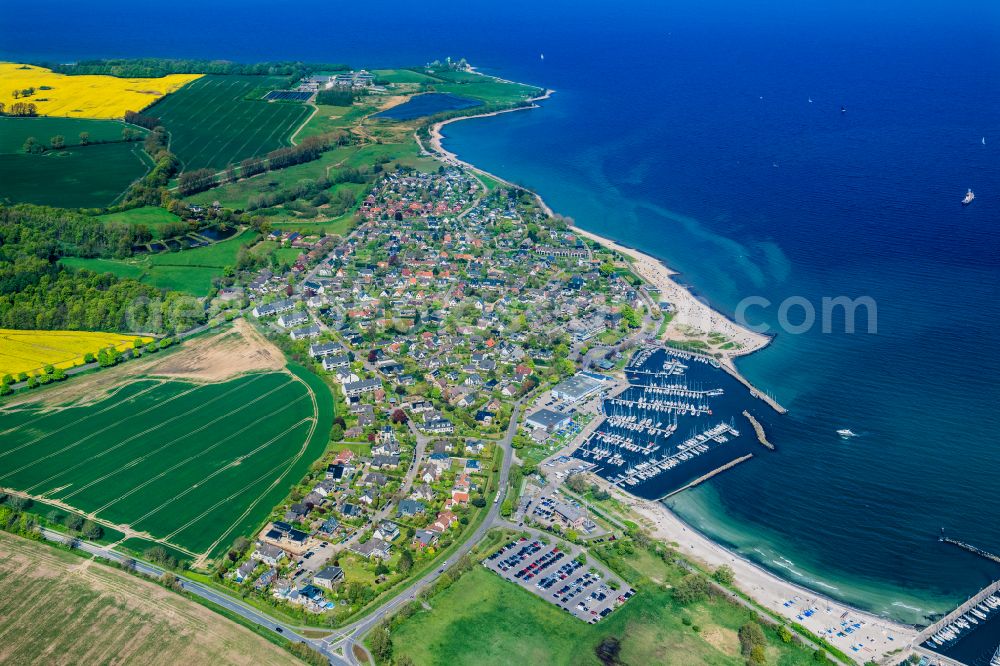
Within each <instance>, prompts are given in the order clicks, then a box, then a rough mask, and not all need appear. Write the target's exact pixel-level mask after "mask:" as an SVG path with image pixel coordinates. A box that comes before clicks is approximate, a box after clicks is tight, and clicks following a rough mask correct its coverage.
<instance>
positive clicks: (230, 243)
mask: <svg viewBox="0 0 1000 666" xmlns="http://www.w3.org/2000/svg"><path fill="white" fill-rule="evenodd" d="M167 214H168V215H169V213H167ZM256 237H257V234H256V232H254V231H251V230H247V231H244V232H243V233H241V234H239V235H237V236H234V237H233V238H230V239H228V240H224V241H219V242H218V243H213V244H212V245H207V246H205V247H196V248H192V249H190V250H182V251H180V252H160V253H158V254H147V255H140V256H139V257H135V258H132V259H122V260H119V259H91V258H80V257H63V258H62V259H61V260H60V262H61V263H62V264H64V265H66V266H70V267H72V268H86V269H87V270H91V271H94V272H96V273H113V274H114V275H117V276H118V277H124V278H136V279H138V280H139V281H140V282H142V283H144V284H148V285H151V286H153V287H157V288H160V289H168V290H176V291H183V292H186V293H189V294H192V295H194V296H206V295H208V292H209V290H211V288H212V279H213V278H216V277H219V276H220V275H222V269H223V267H225V266H232V265H234V264H235V263H236V255H237V254H238V253H239V251H240V248H241V247H242V246H243V245H246V244H249V243H250V242H252V241H253V240H254V238H256Z"/></svg>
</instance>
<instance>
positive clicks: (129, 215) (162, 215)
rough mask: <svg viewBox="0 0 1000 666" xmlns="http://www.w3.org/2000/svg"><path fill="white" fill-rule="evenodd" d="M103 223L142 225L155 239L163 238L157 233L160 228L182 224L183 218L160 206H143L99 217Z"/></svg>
mask: <svg viewBox="0 0 1000 666" xmlns="http://www.w3.org/2000/svg"><path fill="white" fill-rule="evenodd" d="M97 219H99V220H100V221H101V222H112V223H118V224H141V225H144V226H146V227H147V228H148V229H149V230H150V232H151V233H152V234H153V237H154V238H162V236H161V235H160V234H159V233H158V232H157V228H158V227H162V226H163V225H164V224H172V223H176V222H180V221H181V218H180V217H178V216H176V215H174V214H173V213H171V212H170V211H168V210H166V209H165V208H160V207H159V206H143V207H142V208H131V209H129V210H123V211H121V212H118V213H108V214H106V215H98V216H97Z"/></svg>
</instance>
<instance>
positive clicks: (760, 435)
mask: <svg viewBox="0 0 1000 666" xmlns="http://www.w3.org/2000/svg"><path fill="white" fill-rule="evenodd" d="M743 416H745V417H747V421H749V422H750V425H752V426H753V431H754V432H755V433H757V441H758V442H760V443H761V444H763V445H764V446H765V447H766V448H768V449H771V450H772V451H774V444H772V443H771V442H769V441H767V433H766V432H764V426H762V425H761V424H760V421H758V420H757V419H755V418H754V417H753V415H752V414H751V413H750V412H748V411H747V410H745V409H744V410H743Z"/></svg>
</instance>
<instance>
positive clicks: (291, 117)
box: [144, 76, 311, 169]
mask: <svg viewBox="0 0 1000 666" xmlns="http://www.w3.org/2000/svg"><path fill="white" fill-rule="evenodd" d="M285 83H286V82H285V81H284V80H283V79H280V78H275V77H265V76H203V77H202V78H200V79H198V80H197V81H193V82H192V83H189V84H188V85H186V86H184V87H183V88H181V89H180V90H178V91H177V92H175V93H172V94H170V95H167V96H166V97H164V98H163V99H161V100H160V101H159V102H157V103H156V104H154V105H153V106H151V107H149V108H148V109H146V111H144V113H145V114H147V115H150V116H154V117H157V118H159V119H160V120H161V121H162V122H163V126H164V127H166V128H167V130H168V131H169V132H170V150H171V151H172V152H173V153H174V154H175V155H177V157H178V158H180V160H181V161H182V162H183V164H184V168H185V169H200V168H203V167H210V168H214V169H222V168H223V167H225V166H226V165H228V164H233V163H236V162H239V161H240V160H242V159H244V158H247V157H252V156H254V155H263V154H264V153H267V152H269V151H271V150H274V149H275V148H280V147H281V146H287V145H289V137H290V136H291V134H292V133H293V132H294V131H295V129H296V128H298V126H299V125H301V124H302V121H303V120H305V119H306V117H307V116H308V115H309V112H310V111H311V108H310V107H308V106H306V105H304V104H287V103H271V102H265V101H262V100H259V99H248V98H247V96H248V95H250V96H256V94H257V92H260V93H261V94H263V92H264V90H265V89H268V88H272V87H281V86H283V85H284V84H285Z"/></svg>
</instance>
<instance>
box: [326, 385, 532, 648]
mask: <svg viewBox="0 0 1000 666" xmlns="http://www.w3.org/2000/svg"><path fill="white" fill-rule="evenodd" d="M523 402H524V398H522V399H521V400H518V401H517V402H516V403H515V404H514V409H513V410H512V411H511V415H510V421H509V422H508V424H507V431H506V433H505V434H504V437H503V439H502V440H500V442H499V445H500V447H501V449H502V450H503V462H502V463H501V466H500V480H499V483H498V485H497V492H501V491H502V490H503V489H505V488H506V487H507V479H508V477H509V476H510V467H511V463H512V462H513V457H514V456H513V449H512V448H511V442H512V441H513V440H514V435H515V434H516V433H517V424H518V420H519V419H520V416H521V407H522V403H523ZM501 504H502V501H501V502H494V503H493V504H492V505H490V508H489V510H488V512H487V514H486V518H485V519H484V520H483V522H482V524H481V525H480V526H479V527H478V528H477V529H476V531H475V532H473V533H472V535H471V536H470V537H469V538H468V539H466V540H465V542H464V543H463V544H462V545H461V546H460V547H459V548H458V550H456V551H455V552H454V553H452V554H451V555H450V556H449V558H448V560H447V562H448V564H451V565H453V564H454V563H455V562H457V561H459V560H460V559H462V557H464V556H465V555H467V554H468V553H469V552H470V551H471V550H472V548H473V546H475V545H476V544H477V543H479V542H480V541H481V540H482V538H483V537H484V536H486V533H487V532H488V531H490V530H491V529H493V528H494V527H496V526H497V525H498V524H500V521H501V520H502V519H501V518H500V506H501ZM447 568H448V567H447V565H445V566H442V567H439V568H437V569H434V570H433V571H431V572H430V573H428V574H426V575H425V576H424V577H423V578H421V579H419V580H418V581H417V582H416V583H414V584H413V585H411V586H410V587H409V588H408V589H406V590H404V591H403V592H401V593H400V594H398V595H396V596H395V597H394V598H392V599H391V600H389V601H388V602H386V603H384V604H382V605H381V606H379V608H378V609H376V610H375V611H374V612H373V613H372V614H371V615H368V616H367V617H365V618H363V619H361V620H358V621H357V622H354V623H353V624H349V625H347V626H346V627H343V628H342V629H340V630H338V631H337V632H336V633H335V634H334V635H333V636H330V637H328V638H327V639H325V640H326V642H327V643H328V645H330V647H331V648H333V647H334V646H338V645H339V646H340V648H341V650H342V652H343V657H344V659H346V660H347V662H348V663H349V664H359V663H361V662H359V661H358V660H357V659H356V658H355V656H354V647H355V646H359V647H360V648H361V649H362V650H364V646H363V645H362V644H361V643H360V640H361V638H362V637H363V636H364V635H365V634H366V633H368V632H369V631H371V630H372V629H373V628H374V627H375V626H377V625H378V624H379V623H380V622H382V621H383V620H384V619H386V618H387V617H389V616H390V615H392V614H393V613H394V612H395V611H397V610H399V609H400V608H401V607H402V606H404V605H406V604H407V603H409V602H410V601H413V600H414V599H416V597H417V594H418V593H419V592H420V591H421V590H423V589H425V588H427V587H429V586H430V585H433V584H434V582H435V581H436V580H437V579H438V577H439V576H440V575H441V574H442V573H444V572H445V571H446V570H447ZM366 652H367V651H366Z"/></svg>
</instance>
